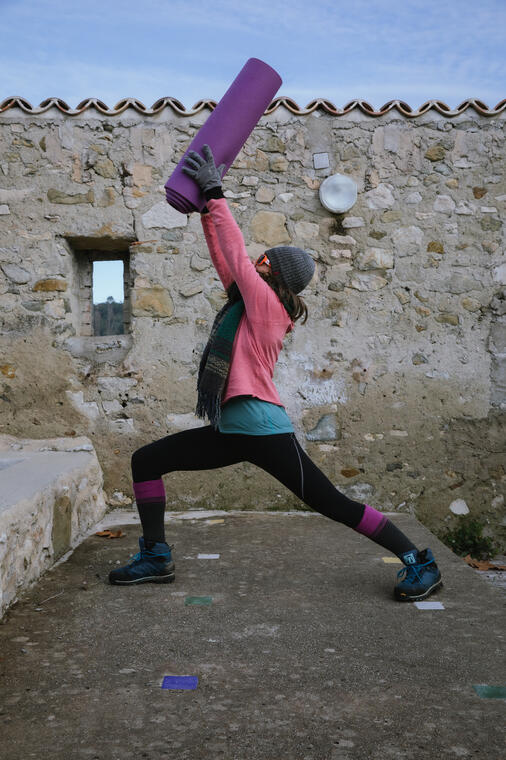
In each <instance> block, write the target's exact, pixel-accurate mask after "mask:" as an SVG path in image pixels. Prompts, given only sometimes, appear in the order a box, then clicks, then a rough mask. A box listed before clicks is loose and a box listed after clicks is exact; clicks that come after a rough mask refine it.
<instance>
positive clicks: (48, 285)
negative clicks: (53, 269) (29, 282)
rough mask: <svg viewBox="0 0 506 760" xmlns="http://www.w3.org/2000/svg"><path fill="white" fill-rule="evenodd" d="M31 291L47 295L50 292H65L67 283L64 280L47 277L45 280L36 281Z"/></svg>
mask: <svg viewBox="0 0 506 760" xmlns="http://www.w3.org/2000/svg"><path fill="white" fill-rule="evenodd" d="M32 290H33V291H35V292H36V293H49V292H52V291H59V292H65V291H66V290H67V283H66V281H65V280H58V279H56V278H55V277H49V278H48V279H47V280H38V281H37V282H36V283H35V285H34V286H33V288H32Z"/></svg>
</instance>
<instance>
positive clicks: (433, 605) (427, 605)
mask: <svg viewBox="0 0 506 760" xmlns="http://www.w3.org/2000/svg"><path fill="white" fill-rule="evenodd" d="M415 607H418V609H419V610H444V606H443V605H442V604H441V602H415Z"/></svg>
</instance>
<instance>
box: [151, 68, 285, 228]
mask: <svg viewBox="0 0 506 760" xmlns="http://www.w3.org/2000/svg"><path fill="white" fill-rule="evenodd" d="M281 84H282V79H281V77H280V76H279V74H278V73H277V72H276V71H274V69H273V68H271V67H270V66H268V65H267V64H266V63H264V62H263V61H260V60H259V59H258V58H250V59H249V60H248V61H247V62H246V63H245V65H244V66H243V68H242V69H241V71H240V72H239V74H238V75H237V77H236V78H235V79H234V81H233V82H232V84H231V85H230V87H229V88H228V90H227V91H226V93H225V94H224V96H223V97H222V99H221V100H220V102H219V103H218V105H217V106H216V108H215V109H214V111H213V112H212V113H211V115H210V116H209V118H208V119H207V121H206V122H205V123H204V124H203V125H202V126H201V128H200V129H199V131H198V132H197V134H196V135H195V137H194V139H193V140H192V142H191V145H190V147H189V148H188V150H187V151H186V153H185V154H184V156H183V157H182V159H181V161H180V162H179V163H178V165H177V166H176V168H175V169H174V171H173V172H172V174H171V176H170V177H169V179H168V180H167V182H166V183H165V195H166V197H167V201H168V202H169V203H170V205H171V206H173V207H174V208H175V209H177V210H178V211H181V213H183V214H190V213H191V212H192V211H201V210H202V209H203V208H204V206H205V204H206V201H205V198H204V196H203V195H202V193H201V192H200V188H199V187H198V185H197V183H196V182H195V181H194V180H193V179H191V177H188V176H187V175H186V174H183V171H182V169H183V166H184V165H185V164H184V158H185V156H186V155H187V153H188V151H190V150H196V151H198V152H199V153H201V154H202V150H201V149H202V146H203V145H206V144H207V145H209V146H210V147H211V150H212V151H213V155H214V159H215V162H216V166H219V165H220V164H225V172H224V175H225V174H226V173H227V171H228V170H229V168H230V166H231V165H232V163H233V161H234V159H235V157H236V156H237V154H238V153H239V151H240V150H241V148H242V146H243V145H244V143H245V142H246V140H247V139H248V137H249V136H250V134H251V133H252V131H253V129H254V127H255V126H256V125H257V124H258V122H259V120H260V117H261V116H262V115H263V113H264V112H265V109H266V108H267V106H268V105H269V103H270V102H271V100H272V99H273V97H274V95H275V94H276V92H277V91H278V90H279V88H280V87H281ZM224 175H223V176H224Z"/></svg>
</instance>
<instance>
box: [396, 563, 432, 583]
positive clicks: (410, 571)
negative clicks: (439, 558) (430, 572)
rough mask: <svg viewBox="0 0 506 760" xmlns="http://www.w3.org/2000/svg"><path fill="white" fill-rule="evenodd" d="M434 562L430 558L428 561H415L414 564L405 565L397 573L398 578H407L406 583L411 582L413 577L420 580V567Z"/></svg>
mask: <svg viewBox="0 0 506 760" xmlns="http://www.w3.org/2000/svg"><path fill="white" fill-rule="evenodd" d="M433 563H434V560H432V559H430V560H429V561H428V562H417V563H416V564H415V565H405V566H404V567H403V568H402V569H401V570H399V572H398V573H397V577H398V578H402V579H403V580H407V581H408V583H410V582H411V583H412V582H413V581H414V580H415V578H416V579H417V580H418V581H420V582H422V576H421V575H420V570H421V569H422V567H427V565H432V564H433Z"/></svg>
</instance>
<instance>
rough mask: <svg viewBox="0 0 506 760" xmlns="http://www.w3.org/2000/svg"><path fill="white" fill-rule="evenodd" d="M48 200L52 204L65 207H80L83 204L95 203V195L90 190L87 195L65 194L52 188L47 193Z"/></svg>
mask: <svg viewBox="0 0 506 760" xmlns="http://www.w3.org/2000/svg"><path fill="white" fill-rule="evenodd" d="M47 197H48V200H49V201H50V202H51V203H60V204H63V205H70V206H74V205H78V204H81V203H93V202H94V201H95V193H94V192H93V190H88V192H87V193H75V194H70V193H64V192H62V191H60V190H55V189H54V188H50V189H49V190H48V191H47Z"/></svg>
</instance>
